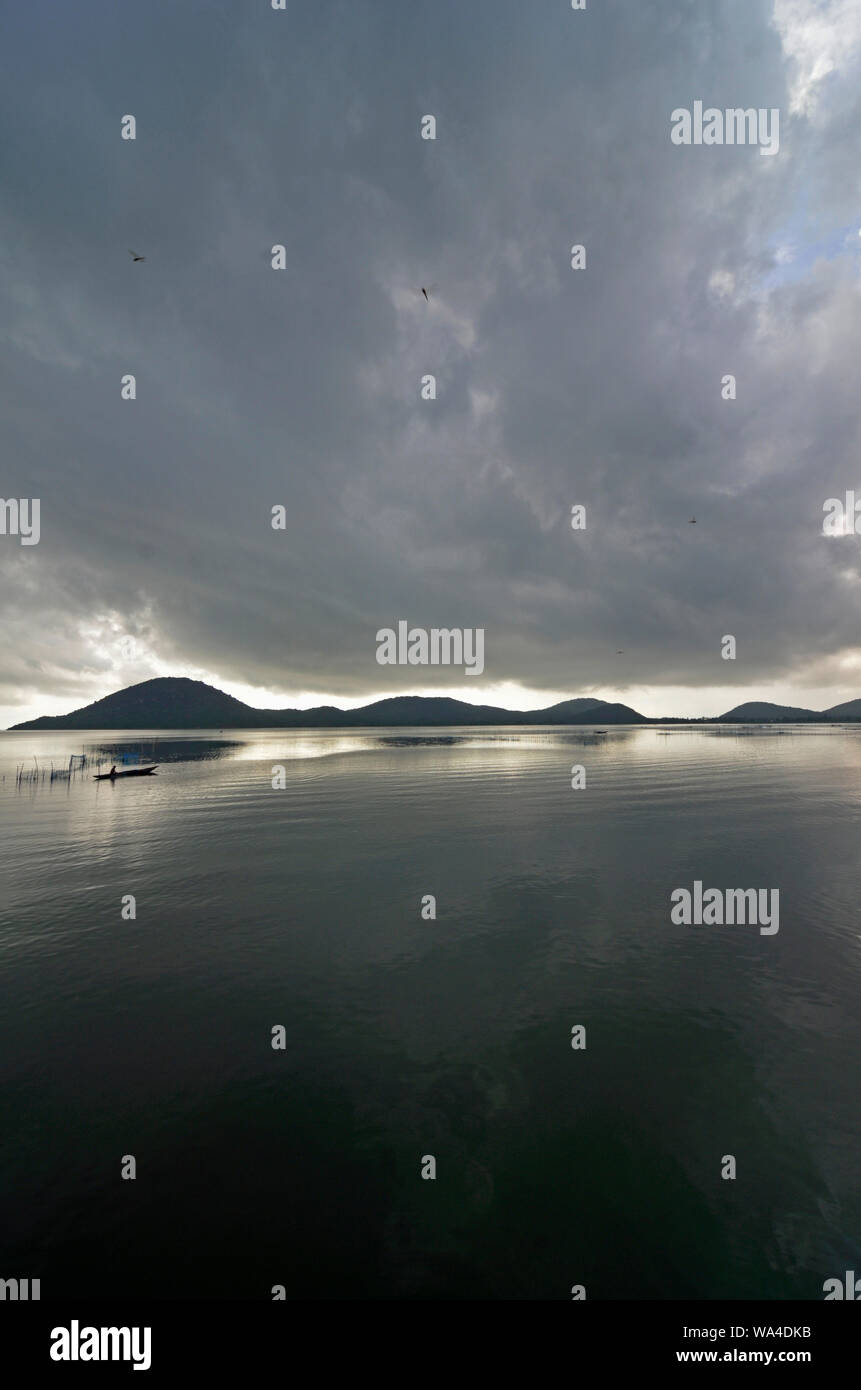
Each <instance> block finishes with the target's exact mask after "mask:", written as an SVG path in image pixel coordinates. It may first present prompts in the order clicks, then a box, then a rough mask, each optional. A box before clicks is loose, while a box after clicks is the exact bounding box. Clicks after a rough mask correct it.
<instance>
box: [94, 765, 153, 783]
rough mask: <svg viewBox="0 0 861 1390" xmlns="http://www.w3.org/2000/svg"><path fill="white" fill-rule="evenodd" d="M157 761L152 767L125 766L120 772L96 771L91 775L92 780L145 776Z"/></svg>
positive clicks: (151, 770)
mask: <svg viewBox="0 0 861 1390" xmlns="http://www.w3.org/2000/svg"><path fill="white" fill-rule="evenodd" d="M157 767H158V763H154V764H153V766H152V767H126V768H124V769H123V771H122V772H97V773H96V774H95V776H94V777H93V781H94V782H115V781H116V780H117V778H118V777H147V776H148V775H149V773H151V772H155V770H156V768H157Z"/></svg>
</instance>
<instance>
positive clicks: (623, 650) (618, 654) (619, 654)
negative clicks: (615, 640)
mask: <svg viewBox="0 0 861 1390" xmlns="http://www.w3.org/2000/svg"><path fill="white" fill-rule="evenodd" d="M616 655H617V656H624V655H625V649H624V647H623V648H622V650H621V651H620V652H617V653H616Z"/></svg>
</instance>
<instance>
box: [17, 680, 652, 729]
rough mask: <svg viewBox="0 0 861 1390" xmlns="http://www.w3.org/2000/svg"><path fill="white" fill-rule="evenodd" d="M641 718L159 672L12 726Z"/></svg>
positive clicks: (611, 710)
mask: <svg viewBox="0 0 861 1390" xmlns="http://www.w3.org/2000/svg"><path fill="white" fill-rule="evenodd" d="M595 722H600V723H602V724H642V723H645V722H646V721H645V719H644V717H643V715H642V714H638V713H637V711H636V710H633V709H629V708H628V706H627V705H618V704H609V703H608V702H607V701H606V700H595V699H579V700H563V701H562V702H561V703H560V704H558V705H551V706H550V707H549V708H548V709H543V710H529V711H526V712H524V711H523V710H507V709H500V708H497V707H496V706H494V705H470V704H467V703H466V702H465V701H463V700H452V699H449V698H448V697H446V696H440V697H436V696H425V695H395V696H392V697H391V698H390V699H387V700H376V701H374V703H373V704H370V705H363V706H362V707H361V708H360V709H353V710H342V709H337V708H336V707H335V706H334V705H321V706H319V707H318V708H316V709H310V710H296V709H271V710H267V709H254V708H252V706H251V705H246V704H243V702H242V701H241V700H236V699H234V697H233V696H232V695H225V694H224V692H223V691H222V690H216V689H215V687H214V686H212V685H206V684H205V682H204V681H194V680H189V679H188V678H187V677H185V676H159V677H157V678H156V679H155V680H150V681H142V682H141V683H140V685H130V686H128V688H127V689H125V690H118V691H117V692H116V693H115V694H114V695H106V696H105V698H104V699H103V700H96V701H95V702H94V703H93V704H92V705H85V706H84V708H83V709H78V710H73V711H72V712H71V714H59V715H45V716H43V717H42V718H41V719H28V720H26V721H25V722H24V723H22V724H15V725H14V726H13V727H14V728H15V729H334V728H338V729H348V728H384V727H397V726H399V725H400V726H419V727H420V726H424V725H427V726H437V727H444V726H446V725H452V724H479V725H480V724H594V723H595Z"/></svg>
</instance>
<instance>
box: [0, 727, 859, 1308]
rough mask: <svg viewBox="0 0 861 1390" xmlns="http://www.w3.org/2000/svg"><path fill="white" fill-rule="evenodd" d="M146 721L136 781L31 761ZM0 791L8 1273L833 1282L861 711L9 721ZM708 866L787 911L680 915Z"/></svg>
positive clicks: (383, 1285) (81, 1283) (334, 1292)
mask: <svg viewBox="0 0 861 1390" xmlns="http://www.w3.org/2000/svg"><path fill="white" fill-rule="evenodd" d="M153 740H157V741H156V742H155V744H154V748H155V757H154V759H153V760H154V761H158V762H159V763H160V769H159V772H158V774H157V776H156V777H154V778H152V779H129V780H126V781H123V782H118V783H116V784H113V785H112V784H110V783H97V782H94V781H93V780H92V779H91V773H92V771H93V769H92V768H91V769H89V770H88V772H87V773H86V774H85V775H83V776H80V777H77V778H74V779H73V780H72V781H70V782H58V781H55V782H54V783H50V782H37V783H33V782H30V783H26V784H23V785H22V786H17V785H16V776H15V774H16V767H18V766H21V765H24V766H26V767H28V768H30V769H32V768H33V767H34V763H33V757H34V755H35V757H36V758H37V759H38V764H39V766H40V767H46V766H48V765H49V764H50V762H51V760H52V759H53V761H54V765H55V767H58V766H60V765H65V764H66V763H67V762H68V756H69V754H70V753H71V752H81V751H85V752H87V753H88V754H89V755H91V756H95V757H99V756H102V757H104V758H105V759H106V760H107V761H106V764H105V770H106V769H107V767H108V766H109V765H110V761H115V760H116V753H115V752H114V751H113V750H116V749H119V748H121V747H125V748H127V749H138V750H141V751H143V752H144V753H148V751H149V750H151V749H152V748H153ZM575 763H579V764H582V765H584V766H585V768H586V775H587V787H586V790H583V791H573V790H572V789H571V786H570V781H571V767H572V765H573V764H575ZM276 764H283V766H284V768H285V769H286V788H285V789H284V790H273V788H272V785H271V780H272V769H273V766H274V765H276ZM0 776H2V777H3V779H4V780H2V781H0V830H2V851H0V855H2V880H3V888H2V894H0V990H2V1000H3V1004H2V1010H0V1107H2V1121H0V1263H2V1266H3V1268H2V1269H0V1275H2V1276H3V1277H11V1276H18V1277H31V1278H34V1277H41V1279H42V1296H43V1298H51V1297H52V1296H54V1297H59V1296H65V1295H67V1294H72V1293H75V1294H81V1295H85V1296H107V1297H138V1296H150V1297H164V1298H194V1297H215V1298H268V1297H269V1296H270V1294H269V1290H270V1289H271V1287H272V1285H273V1284H284V1285H285V1286H286V1288H287V1293H288V1297H297V1298H321V1299H327V1298H338V1299H344V1298H347V1299H350V1298H400V1299H425V1298H455V1299H566V1298H568V1297H570V1294H569V1290H570V1288H571V1286H572V1285H573V1284H576V1283H581V1284H584V1285H585V1286H586V1290H587V1296H588V1297H589V1298H590V1299H591V1298H598V1299H612V1298H704V1299H708V1298H802V1299H819V1298H821V1297H822V1284H823V1281H824V1280H825V1279H826V1278H829V1277H832V1276H837V1277H842V1275H843V1271H844V1270H845V1269H847V1268H850V1269H861V1181H859V1172H861V1165H859V1152H861V1095H859V1084H858V1083H859V1058H861V1020H859V1002H858V1001H859V990H861V925H859V921H861V919H859V911H858V903H859V898H861V865H859V824H861V730H858V729H852V728H849V729H845V730H842V729H839V728H838V729H830V730H824V731H817V730H811V729H809V728H798V729H795V730H790V731H787V732H781V733H777V732H767V731H762V732H755V731H744V730H724V731H720V732H719V731H717V730H709V729H697V730H695V731H687V730H678V731H673V732H671V733H661V732H659V731H657V730H654V729H627V728H623V729H613V730H611V731H610V732H609V733H608V734H607V735H600V734H597V733H595V732H594V731H589V730H579V729H578V730H559V729H550V730H533V729H530V730H528V731H524V730H523V729H511V730H504V729H494V730H478V731H477V730H474V729H461V730H445V731H439V732H432V731H427V730H412V731H410V730H403V729H397V730H377V731H373V732H372V733H369V732H366V731H361V732H356V733H344V732H342V731H338V732H337V733H319V734H318V733H308V732H296V733H294V732H284V731H280V730H279V731H272V732H263V733H260V732H258V731H255V732H252V733H247V734H245V733H241V732H233V731H230V732H229V733H225V734H223V735H221V736H219V737H213V735H212V734H211V733H200V734H188V733H177V734H171V735H167V734H163V733H162V734H158V735H152V736H151V737H148V738H145V737H144V736H142V735H141V734H139V733H133V734H128V735H122V734H117V733H115V732H111V733H106V734H101V735H100V734H90V733H81V732H78V733H40V734H32V733H22V734H4V735H0ZM695 879H700V880H702V881H703V882H704V884H705V885H706V886H707V887H709V886H714V887H718V888H721V889H724V888H729V887H741V888H745V887H764V888H778V889H779V891H780V931H779V933H778V934H777V935H776V936H772V937H764V936H760V935H759V933H758V931H757V929H756V928H752V927H677V926H673V925H672V924H671V922H670V894H671V892H672V891H673V889H674V888H677V887H688V888H690V887H691V886H692V884H693V881H694V880H695ZM431 893H432V894H434V895H435V896H436V900H437V905H438V906H437V919H436V921H424V920H422V917H421V900H422V897H423V896H424V895H426V894H431ZM126 894H133V895H134V896H135V898H136V902H137V918H136V920H134V921H124V920H122V918H121V901H122V898H123V895H126ZM278 1024H281V1025H283V1027H284V1029H285V1030H286V1049H285V1050H284V1051H273V1049H272V1047H271V1044H270V1039H271V1030H272V1028H273V1026H275V1025H278ZM576 1024H584V1025H585V1026H586V1029H587V1048H586V1050H585V1051H573V1050H572V1048H571V1045H570V1038H571V1030H572V1027H573V1026H574V1025H576ZM126 1154H133V1155H134V1156H135V1158H136V1160H137V1179H136V1181H134V1182H124V1181H122V1180H121V1177H120V1170H121V1162H122V1158H123V1155H126ZM428 1154H432V1155H434V1156H435V1158H436V1161H437V1174H438V1176H437V1180H436V1181H435V1182H429V1181H422V1179H421V1177H420V1171H421V1165H422V1157H423V1156H424V1155H428ZM726 1154H733V1155H734V1156H735V1157H736V1160H737V1164H738V1177H737V1179H736V1181H734V1182H728V1181H723V1180H722V1179H721V1176H720V1173H721V1161H722V1157H723V1156H724V1155H726Z"/></svg>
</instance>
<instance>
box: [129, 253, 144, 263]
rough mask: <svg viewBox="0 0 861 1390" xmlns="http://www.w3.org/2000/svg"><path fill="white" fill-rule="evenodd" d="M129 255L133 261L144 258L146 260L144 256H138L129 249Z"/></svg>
mask: <svg viewBox="0 0 861 1390" xmlns="http://www.w3.org/2000/svg"><path fill="white" fill-rule="evenodd" d="M129 255H130V256H131V258H132V260H133V261H145V260H146V256H138V255H136V253H135V252H134V251H129Z"/></svg>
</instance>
